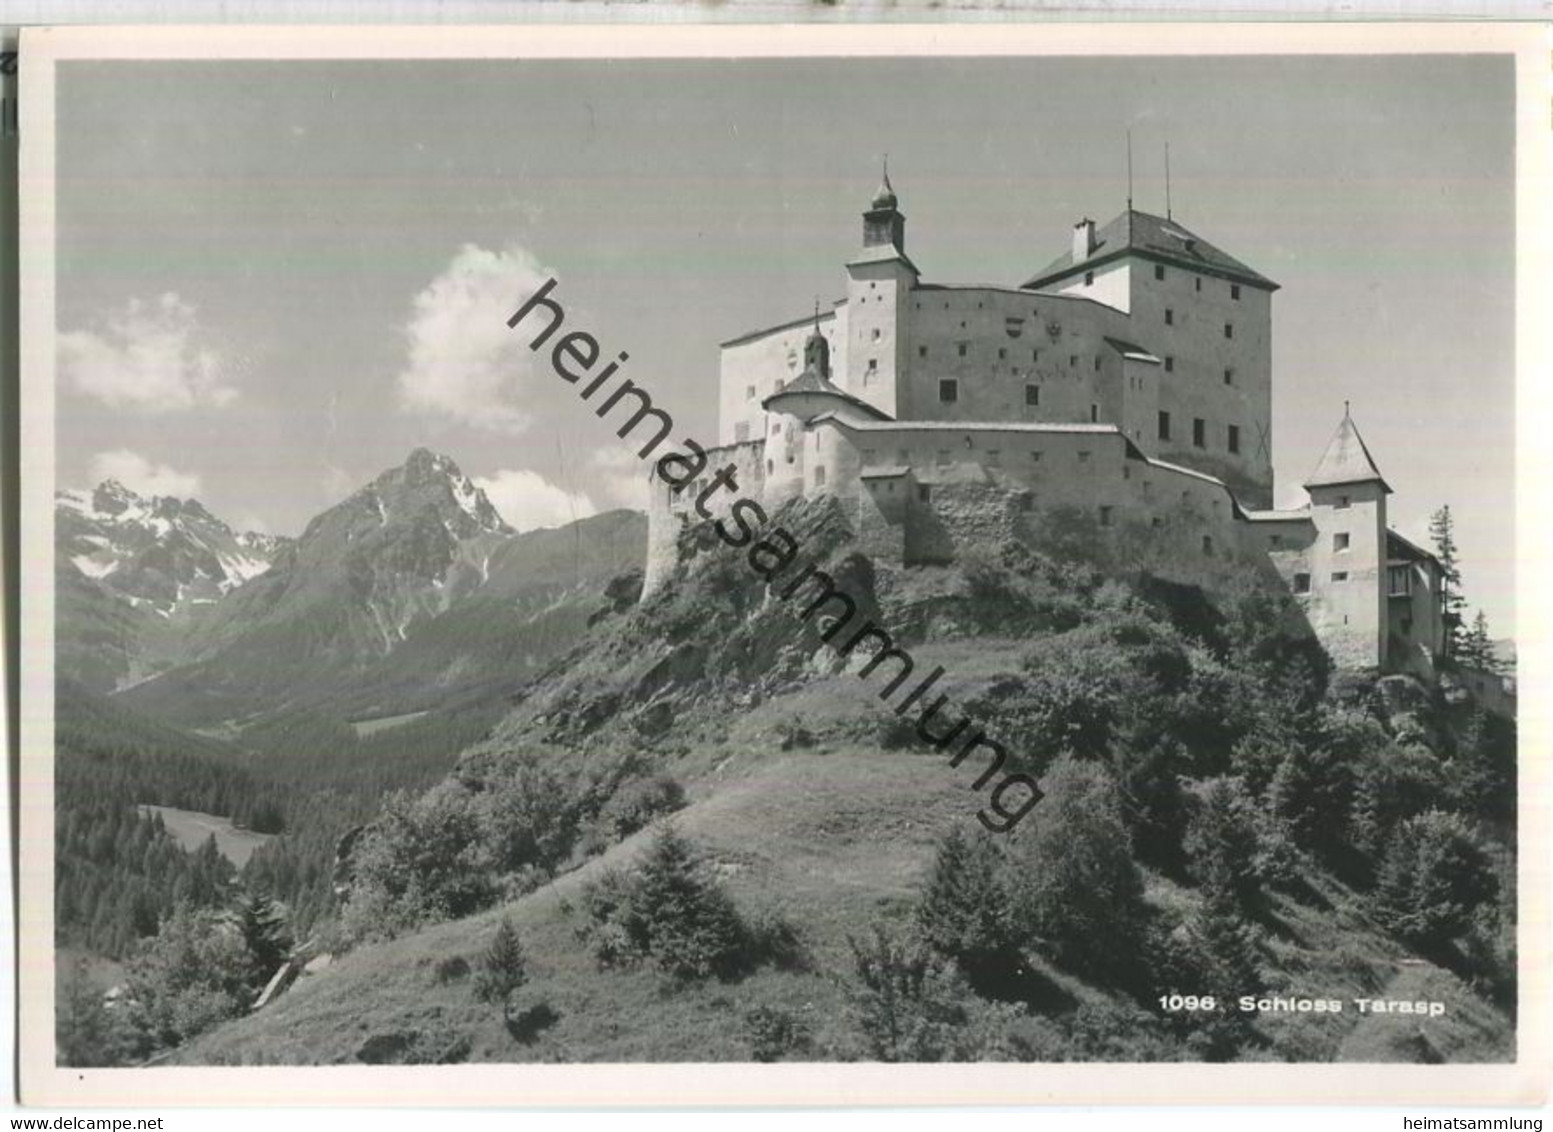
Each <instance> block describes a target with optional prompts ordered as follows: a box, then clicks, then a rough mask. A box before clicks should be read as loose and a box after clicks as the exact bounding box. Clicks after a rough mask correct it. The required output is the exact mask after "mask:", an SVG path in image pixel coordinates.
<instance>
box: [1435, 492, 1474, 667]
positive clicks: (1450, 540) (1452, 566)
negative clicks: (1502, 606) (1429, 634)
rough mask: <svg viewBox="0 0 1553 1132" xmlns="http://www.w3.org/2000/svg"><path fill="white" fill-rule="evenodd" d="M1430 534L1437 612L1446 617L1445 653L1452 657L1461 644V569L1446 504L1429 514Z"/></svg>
mask: <svg viewBox="0 0 1553 1132" xmlns="http://www.w3.org/2000/svg"><path fill="white" fill-rule="evenodd" d="M1429 537H1430V538H1431V539H1433V540H1434V553H1435V557H1436V558H1438V559H1439V560H1440V575H1441V577H1440V611H1441V613H1442V614H1443V615H1444V618H1445V655H1446V656H1447V657H1454V656H1456V654H1457V651H1458V649H1459V648H1460V645H1461V636H1462V634H1461V611H1462V610H1463V609H1464V608H1466V604H1467V603H1466V600H1465V599H1464V598H1463V597H1462V596H1461V568H1460V566H1459V565H1458V563H1457V561H1456V521H1455V519H1454V518H1452V517H1451V509H1450V505H1449V504H1446V505H1445V506H1444V507H1441V508H1440V509H1439V510H1438V511H1436V512H1435V513H1434V514H1433V515H1431V516H1430V517H1429Z"/></svg>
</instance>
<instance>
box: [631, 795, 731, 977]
mask: <svg viewBox="0 0 1553 1132" xmlns="http://www.w3.org/2000/svg"><path fill="white" fill-rule="evenodd" d="M630 905H631V911H632V912H633V913H634V915H635V916H637V917H638V918H639V919H640V920H641V921H642V923H643V924H644V926H645V929H646V933H647V937H648V939H649V941H650V943H649V947H650V949H651V952H652V956H653V959H654V961H655V962H656V963H657V964H658V966H659V967H661V968H662V969H663V970H665V971H667V972H669V973H670V974H673V975H676V976H678V977H680V978H705V977H706V976H708V975H712V974H721V973H723V972H725V971H727V970H729V969H731V967H732V966H733V965H735V964H736V963H737V962H738V959H739V952H740V950H741V948H742V946H743V943H744V930H743V924H742V923H741V922H740V920H739V916H738V912H737V911H736V910H735V909H734V906H733V902H732V901H730V900H729V899H728V897H727V895H726V894H725V893H724V892H723V890H722V889H721V888H719V887H718V886H717V884H716V883H715V882H714V881H712V880H711V879H710V878H708V877H706V876H705V875H704V874H703V872H702V870H701V867H700V863H699V861H697V859H696V856H695V852H694V850H693V849H692V847H691V844H690V842H689V841H687V840H685V839H684V838H683V837H681V836H680V835H679V834H678V833H676V832H675V831H674V828H673V827H672V826H669V825H665V826H664V827H663V828H662V830H661V831H659V833H658V835H657V837H656V838H654V839H653V843H652V846H651V848H649V849H648V851H647V856H646V859H645V860H644V861H643V862H642V868H641V872H640V873H639V874H638V876H637V877H636V878H635V883H634V885H633V887H632V891H631V898H630Z"/></svg>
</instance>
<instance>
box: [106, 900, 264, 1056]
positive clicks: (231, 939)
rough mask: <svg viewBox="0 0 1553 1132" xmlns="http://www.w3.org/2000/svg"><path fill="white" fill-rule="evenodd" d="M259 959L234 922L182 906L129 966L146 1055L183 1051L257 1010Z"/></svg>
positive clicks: (132, 1005) (132, 1006) (131, 1001)
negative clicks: (170, 1049)
mask: <svg viewBox="0 0 1553 1132" xmlns="http://www.w3.org/2000/svg"><path fill="white" fill-rule="evenodd" d="M253 971H254V958H253V955H252V953H251V952H250V951H249V950H248V948H247V946H246V945H245V944H244V942H243V937H242V932H241V931H240V929H239V927H238V925H237V923H236V921H235V919H234V917H232V916H229V915H228V914H226V913H225V912H218V911H213V910H211V909H191V908H189V907H187V906H180V907H179V908H177V909H176V910H175V911H174V912H173V914H172V915H171V916H170V917H168V919H167V920H166V922H164V923H163V924H162V926H161V929H160V930H159V931H158V932H157V934H156V935H155V936H154V937H153V938H152V939H150V940H148V941H147V943H146V945H145V946H144V948H143V949H142V951H141V953H140V954H139V955H137V956H136V957H135V959H134V960H133V961H132V962H131V963H130V966H129V972H128V975H127V977H126V979H125V986H126V990H127V993H126V995H125V999H126V1002H127V1009H128V1010H129V1012H130V1014H129V1017H130V1018H131V1020H132V1024H133V1026H134V1028H135V1029H136V1030H138V1031H139V1032H140V1034H141V1035H143V1038H144V1051H145V1052H150V1051H151V1050H155V1049H162V1048H167V1047H171V1046H176V1045H180V1044H182V1043H183V1042H186V1041H188V1040H189V1039H190V1038H192V1037H194V1036H195V1035H196V1034H199V1033H203V1032H204V1031H205V1030H208V1029H210V1028H211V1027H212V1026H214V1025H216V1024H217V1023H220V1022H224V1021H226V1020H227V1019H229V1018H235V1017H237V1016H238V1015H240V1014H245V1013H247V1011H248V1008H249V1007H250V1006H251V1005H252V1004H253V998H254V994H253Z"/></svg>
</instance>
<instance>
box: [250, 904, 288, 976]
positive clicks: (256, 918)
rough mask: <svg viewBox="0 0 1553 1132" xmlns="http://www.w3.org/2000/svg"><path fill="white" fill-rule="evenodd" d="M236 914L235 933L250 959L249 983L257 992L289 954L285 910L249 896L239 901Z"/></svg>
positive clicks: (277, 905)
mask: <svg viewBox="0 0 1553 1132" xmlns="http://www.w3.org/2000/svg"><path fill="white" fill-rule="evenodd" d="M236 913H237V927H238V930H239V931H241V932H242V935H243V942H244V943H245V944H246V945H247V947H248V953H249V955H251V956H252V957H253V979H252V984H253V987H254V989H255V990H257V989H260V988H262V987H263V986H264V984H265V983H267V982H269V979H270V976H271V975H273V974H274V973H275V972H276V971H278V970H279V969H280V966H281V964H282V963H284V962H285V961H286V957H287V955H289V954H290V952H291V944H292V939H291V933H290V931H289V930H288V928H287V926H286V910H285V909H284V908H282V907H281V906H280V905H279V904H277V903H275V901H273V900H270V899H269V898H267V897H264V896H260V895H258V894H257V893H250V894H247V895H245V896H243V897H242V899H241V900H239V902H238V905H237V909H236Z"/></svg>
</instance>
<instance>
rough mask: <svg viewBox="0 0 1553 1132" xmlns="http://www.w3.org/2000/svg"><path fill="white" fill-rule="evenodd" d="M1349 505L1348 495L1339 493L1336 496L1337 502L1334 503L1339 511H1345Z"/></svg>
mask: <svg viewBox="0 0 1553 1132" xmlns="http://www.w3.org/2000/svg"><path fill="white" fill-rule="evenodd" d="M1349 505H1350V501H1349V498H1348V496H1346V495H1339V496H1338V497H1337V503H1336V509H1337V510H1339V511H1346V510H1348V508H1349Z"/></svg>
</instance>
